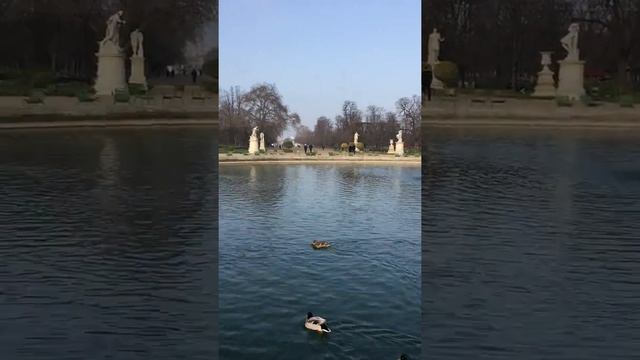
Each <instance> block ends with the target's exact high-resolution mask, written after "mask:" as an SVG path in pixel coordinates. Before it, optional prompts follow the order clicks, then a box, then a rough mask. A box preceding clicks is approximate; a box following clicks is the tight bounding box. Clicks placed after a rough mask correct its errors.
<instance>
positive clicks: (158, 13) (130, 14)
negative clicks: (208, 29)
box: [0, 0, 218, 78]
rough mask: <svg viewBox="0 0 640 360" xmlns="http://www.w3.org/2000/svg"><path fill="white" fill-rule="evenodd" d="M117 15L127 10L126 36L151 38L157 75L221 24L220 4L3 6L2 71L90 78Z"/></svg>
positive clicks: (115, 1) (40, 0) (157, 0)
mask: <svg viewBox="0 0 640 360" xmlns="http://www.w3.org/2000/svg"><path fill="white" fill-rule="evenodd" d="M117 10H124V19H125V20H126V21H127V24H126V25H125V26H124V30H123V31H124V32H125V33H129V32H130V31H132V30H134V29H135V28H139V29H140V30H141V31H142V32H143V33H144V34H145V55H146V57H147V59H148V60H149V65H150V68H151V70H156V71H157V70H160V69H161V68H162V67H163V66H165V65H166V64H173V63H176V62H178V61H181V60H182V58H183V49H184V46H185V45H186V43H187V42H188V41H193V40H197V38H198V37H199V36H200V34H201V29H202V27H203V26H204V25H205V24H208V23H212V22H215V21H216V19H217V11H218V1H217V0H189V1H184V0H181V1H175V0H137V1H127V0H83V1H77V0H56V1H51V0H0V49H2V51H1V52H0V67H5V68H12V69H16V70H25V69H33V68H37V69H45V70H51V71H54V72H65V73H68V74H72V75H75V76H78V77H86V78H90V77H92V76H93V74H94V71H95V62H96V59H95V53H96V51H97V47H98V45H97V44H98V41H100V40H101V37H103V36H104V31H105V26H106V25H105V22H106V20H107V18H108V17H109V16H110V15H112V14H113V13H114V12H116V11H117ZM123 38H124V39H128V36H125V35H124V34H123ZM123 45H124V44H123Z"/></svg>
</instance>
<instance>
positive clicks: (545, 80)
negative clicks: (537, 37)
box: [533, 51, 556, 97]
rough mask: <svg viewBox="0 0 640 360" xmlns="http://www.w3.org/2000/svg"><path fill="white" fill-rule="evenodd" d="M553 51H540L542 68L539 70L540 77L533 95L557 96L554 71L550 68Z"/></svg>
mask: <svg viewBox="0 0 640 360" xmlns="http://www.w3.org/2000/svg"><path fill="white" fill-rule="evenodd" d="M551 54H553V52H551V51H541V52H540V58H541V60H540V63H541V65H542V70H541V71H540V72H538V79H537V82H536V86H535V88H534V92H533V96H536V97H555V96H556V85H555V80H554V79H553V71H551V69H550V68H549V65H551Z"/></svg>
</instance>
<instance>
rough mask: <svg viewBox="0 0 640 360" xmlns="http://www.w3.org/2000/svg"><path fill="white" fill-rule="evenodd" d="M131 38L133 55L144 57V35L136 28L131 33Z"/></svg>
mask: <svg viewBox="0 0 640 360" xmlns="http://www.w3.org/2000/svg"><path fill="white" fill-rule="evenodd" d="M129 38H130V40H131V51H133V56H137V57H144V49H143V47H142V42H143V41H144V36H143V35H142V32H140V30H139V29H135V30H134V31H132V32H131V34H130V35H129Z"/></svg>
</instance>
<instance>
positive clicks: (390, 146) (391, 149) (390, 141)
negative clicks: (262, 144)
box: [387, 139, 396, 154]
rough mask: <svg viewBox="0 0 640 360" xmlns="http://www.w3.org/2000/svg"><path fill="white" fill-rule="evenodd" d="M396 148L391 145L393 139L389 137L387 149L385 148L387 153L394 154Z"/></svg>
mask: <svg viewBox="0 0 640 360" xmlns="http://www.w3.org/2000/svg"><path fill="white" fill-rule="evenodd" d="M395 152H396V149H395V147H393V139H389V150H387V154H395Z"/></svg>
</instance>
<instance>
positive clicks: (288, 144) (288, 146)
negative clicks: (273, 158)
mask: <svg viewBox="0 0 640 360" xmlns="http://www.w3.org/2000/svg"><path fill="white" fill-rule="evenodd" d="M282 149H283V150H285V151H286V150H287V149H288V150H291V151H293V150H292V149H293V141H291V140H287V141H285V142H283V143H282ZM291 151H289V152H291Z"/></svg>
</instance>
